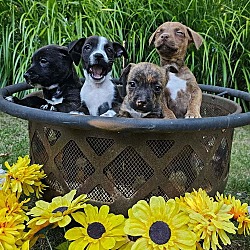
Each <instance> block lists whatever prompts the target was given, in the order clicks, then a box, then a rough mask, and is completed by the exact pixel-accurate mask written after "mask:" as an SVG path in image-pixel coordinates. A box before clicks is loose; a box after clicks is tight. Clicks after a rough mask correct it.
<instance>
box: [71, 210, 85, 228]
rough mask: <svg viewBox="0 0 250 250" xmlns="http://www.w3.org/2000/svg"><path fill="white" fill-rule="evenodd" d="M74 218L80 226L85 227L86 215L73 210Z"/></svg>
mask: <svg viewBox="0 0 250 250" xmlns="http://www.w3.org/2000/svg"><path fill="white" fill-rule="evenodd" d="M72 217H73V218H74V220H75V221H76V222H78V223H80V224H81V225H82V226H84V227H87V226H88V224H87V222H86V215H85V214H84V213H83V212H75V213H73V214H72Z"/></svg>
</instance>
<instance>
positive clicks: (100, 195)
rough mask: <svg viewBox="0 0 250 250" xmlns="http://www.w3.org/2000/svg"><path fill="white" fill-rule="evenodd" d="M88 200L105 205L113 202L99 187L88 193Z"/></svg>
mask: <svg viewBox="0 0 250 250" xmlns="http://www.w3.org/2000/svg"><path fill="white" fill-rule="evenodd" d="M88 198H90V199H91V200H93V201H101V202H105V203H112V202H113V201H114V200H113V199H112V197H111V196H110V195H109V193H108V192H106V191H105V189H104V188H103V187H102V186H101V185H97V186H95V187H94V188H93V189H92V190H91V191H90V192H89V193H88Z"/></svg>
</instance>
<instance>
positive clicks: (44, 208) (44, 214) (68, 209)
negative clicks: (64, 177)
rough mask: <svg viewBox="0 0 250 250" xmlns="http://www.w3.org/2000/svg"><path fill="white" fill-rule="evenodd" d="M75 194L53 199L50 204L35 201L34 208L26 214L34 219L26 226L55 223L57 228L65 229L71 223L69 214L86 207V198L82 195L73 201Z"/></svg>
mask: <svg viewBox="0 0 250 250" xmlns="http://www.w3.org/2000/svg"><path fill="white" fill-rule="evenodd" d="M75 194H76V190H72V191H70V192H69V193H67V194H66V195H64V196H63V197H62V196H58V197H55V198H53V199H52V201H51V203H49V202H46V201H43V200H39V201H37V202H36V206H35V207H33V208H32V209H31V210H30V212H28V213H27V214H28V215H32V216H33V217H35V218H33V219H31V220H30V221H29V222H28V225H30V224H32V223H34V222H35V225H37V226H38V225H42V224H44V223H46V222H49V223H51V224H53V223H55V224H56V225H58V226H59V227H65V226H66V225H68V224H69V223H70V222H71V218H70V216H69V214H72V213H73V212H75V211H76V210H78V209H81V208H84V207H85V206H86V204H85V202H86V201H87V199H86V197H87V196H86V195H85V194H82V195H80V196H78V197H77V198H76V199H75V200H73V198H74V196H75Z"/></svg>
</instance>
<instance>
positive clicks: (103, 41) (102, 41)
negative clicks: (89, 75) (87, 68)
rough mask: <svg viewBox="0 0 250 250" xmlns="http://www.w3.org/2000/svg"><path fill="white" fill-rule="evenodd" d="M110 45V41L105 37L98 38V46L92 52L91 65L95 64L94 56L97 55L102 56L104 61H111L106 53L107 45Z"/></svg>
mask: <svg viewBox="0 0 250 250" xmlns="http://www.w3.org/2000/svg"><path fill="white" fill-rule="evenodd" d="M107 43H108V40H107V39H106V38H105V37H102V36H101V37H99V38H98V44H97V47H96V49H95V50H93V51H92V53H91V55H90V58H89V59H90V64H95V57H94V55H95V54H96V53H99V54H102V55H103V58H104V61H105V62H107V63H108V61H109V59H108V57H107V54H106V52H105V48H104V47H105V45H106V44H107Z"/></svg>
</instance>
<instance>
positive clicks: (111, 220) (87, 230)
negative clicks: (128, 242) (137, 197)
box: [65, 204, 125, 250]
mask: <svg viewBox="0 0 250 250" xmlns="http://www.w3.org/2000/svg"><path fill="white" fill-rule="evenodd" d="M84 212H85V213H83V212H76V213H74V214H72V216H73V218H74V220H75V221H76V222H78V223H80V224H81V225H82V226H83V227H74V228H72V229H69V230H68V231H67V232H66V233H65V238H66V239H68V240H70V241H71V240H73V242H72V243H71V244H70V246H69V250H82V249H85V247H86V250H104V249H112V248H113V247H114V246H115V245H116V243H117V242H119V241H124V240H125V234H124V231H123V227H124V216H123V215H115V214H112V213H109V206H107V205H103V206H101V207H100V209H99V211H98V208H97V207H95V206H92V205H90V204H87V206H86V207H85V208H84Z"/></svg>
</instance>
